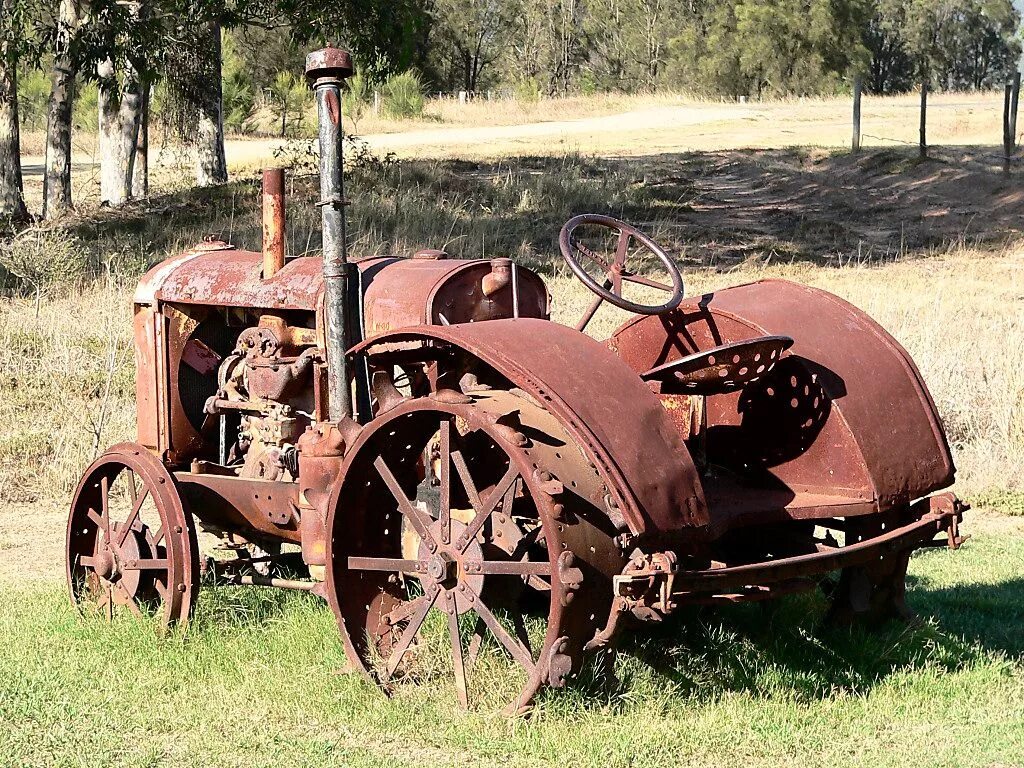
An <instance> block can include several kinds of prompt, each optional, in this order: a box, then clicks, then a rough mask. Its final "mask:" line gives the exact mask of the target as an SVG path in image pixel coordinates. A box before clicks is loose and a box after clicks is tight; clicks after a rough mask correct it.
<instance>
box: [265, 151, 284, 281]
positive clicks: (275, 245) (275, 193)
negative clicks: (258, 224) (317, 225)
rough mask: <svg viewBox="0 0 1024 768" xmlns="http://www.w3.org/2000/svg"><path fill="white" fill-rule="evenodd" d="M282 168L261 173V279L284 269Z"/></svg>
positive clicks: (268, 169) (270, 276)
mask: <svg viewBox="0 0 1024 768" xmlns="http://www.w3.org/2000/svg"><path fill="white" fill-rule="evenodd" d="M284 245H285V200H284V168H267V169H265V170H264V171H263V275H262V277H263V279H264V280H269V279H270V278H272V277H273V276H274V275H276V274H277V273H278V272H280V271H281V270H282V269H283V268H284Z"/></svg>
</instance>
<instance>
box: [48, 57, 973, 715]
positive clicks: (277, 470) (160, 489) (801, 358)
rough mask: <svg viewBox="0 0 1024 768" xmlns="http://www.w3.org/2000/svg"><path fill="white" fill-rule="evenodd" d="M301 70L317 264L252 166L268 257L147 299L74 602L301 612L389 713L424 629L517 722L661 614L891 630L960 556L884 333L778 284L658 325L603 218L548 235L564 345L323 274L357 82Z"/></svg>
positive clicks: (88, 513) (83, 515)
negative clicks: (292, 596)
mask: <svg viewBox="0 0 1024 768" xmlns="http://www.w3.org/2000/svg"><path fill="white" fill-rule="evenodd" d="M306 70H307V74H308V78H309V82H310V84H311V86H312V88H313V90H314V92H315V95H316V101H317V104H318V111H319V118H320V119H319V132H320V133H319V141H320V166H321V167H320V190H321V197H322V199H321V201H320V202H319V203H318V205H319V206H320V208H321V211H322V224H323V256H322V258H320V257H313V256H302V257H297V258H290V259H286V258H285V248H284V227H285V205H284V202H285V201H284V183H283V171H281V170H277V169H272V170H268V171H266V172H265V173H264V197H263V201H264V242H263V250H262V253H260V252H248V251H242V250H238V249H236V248H234V247H233V246H231V245H229V244H227V243H225V242H220V241H217V240H210V241H208V242H204V243H202V244H201V245H198V246H196V247H195V248H193V249H192V250H190V251H188V252H186V253H183V254H181V255H180V256H177V257H174V258H171V259H169V260H167V261H165V262H163V263H161V264H158V265H157V266H156V267H154V268H153V269H152V270H151V271H150V272H149V273H148V274H146V275H145V277H144V278H143V279H142V281H141V282H140V284H139V286H138V290H137V292H136V294H135V298H134V304H135V315H134V332H135V352H136V360H137V364H138V380H137V388H138V406H137V407H138V438H137V442H135V443H130V444H120V445H115V446H113V447H112V448H110V449H109V450H108V451H107V452H106V453H104V454H103V455H102V456H101V457H100V458H99V459H98V460H97V461H95V462H94V463H93V464H92V465H91V466H90V467H89V468H88V469H87V470H86V472H85V475H84V477H83V478H82V480H81V483H80V484H79V486H78V489H77V492H76V493H75V497H74V500H73V503H72V507H71V513H70V518H69V521H68V528H67V578H68V584H69V588H70V592H71V597H72V599H73V601H74V602H75V603H76V604H78V605H80V606H92V607H93V608H94V609H96V610H98V611H99V612H101V613H102V614H105V615H107V616H110V615H113V614H114V613H115V612H129V613H134V614H137V615H143V614H147V613H148V614H150V615H152V616H156V617H157V618H156V621H157V623H158V624H159V625H160V626H161V627H164V628H166V627H169V626H170V625H172V624H175V623H179V624H180V623H183V622H186V621H187V620H188V618H189V616H190V615H191V613H192V611H193V608H194V606H195V603H196V598H197V594H198V591H199V585H200V581H201V580H202V581H203V582H204V583H215V584H242V585H262V586H268V587H278V588H283V589H297V590H308V591H310V592H312V593H314V594H316V595H318V596H320V597H322V598H323V599H325V600H326V601H327V602H328V603H329V605H330V607H331V609H332V611H333V613H334V615H335V616H336V617H337V622H338V627H339V630H340V634H341V638H342V640H343V643H344V646H345V650H346V652H347V656H348V658H349V660H350V662H351V665H352V666H353V667H354V668H355V669H357V670H361V671H362V672H363V673H365V674H366V675H367V676H368V677H369V678H370V679H372V680H373V681H375V682H376V683H379V684H380V685H381V686H382V687H383V688H385V689H389V688H391V687H392V686H394V685H397V684H398V683H399V681H400V680H402V679H407V680H415V679H416V674H415V665H416V663H417V661H418V660H419V659H420V658H421V656H422V654H423V653H426V652H427V650H426V649H427V647H428V645H429V643H428V642H427V640H426V639H424V634H425V632H427V630H425V629H424V627H425V626H427V627H428V629H430V630H431V631H433V632H434V633H435V634H434V635H433V637H441V638H444V637H447V638H448V641H445V640H443V639H442V641H441V645H442V646H443V645H445V644H447V645H450V653H451V661H452V666H451V669H452V670H453V672H452V674H453V677H454V683H455V685H454V692H455V696H456V697H457V698H458V700H459V701H460V702H461V704H462V705H467V704H468V703H469V701H470V700H471V698H472V695H471V694H472V693H473V691H475V690H477V687H478V686H480V685H481V684H486V681H480V680H474V681H473V683H474V684H473V685H472V686H471V685H470V679H471V678H472V677H473V669H474V668H475V665H474V661H475V659H476V658H477V657H478V655H479V653H480V651H481V647H482V646H483V644H484V643H487V644H488V646H487V647H488V648H489V649H490V650H489V652H490V653H492V654H494V656H495V657H496V658H500V659H505V661H506V663H507V664H508V665H509V667H508V668H509V670H510V674H518V675H519V676H520V681H521V683H522V685H521V689H520V690H519V692H518V694H516V695H515V697H514V699H513V700H512V701H510V702H509V707H510V709H511V710H513V711H520V710H523V709H525V708H526V707H528V706H529V705H530V703H531V701H532V700H533V699H534V697H535V695H536V694H537V692H538V691H539V690H540V689H541V688H542V687H545V686H550V687H555V688H557V687H560V686H563V685H564V684H565V683H566V680H567V679H568V678H570V677H571V676H572V675H573V674H574V673H576V672H578V670H579V669H580V667H581V664H583V663H584V660H585V659H586V658H587V655H588V653H589V652H592V651H595V650H597V649H602V648H612V647H613V646H614V642H615V638H616V635H617V633H618V631H619V630H620V629H622V628H624V627H626V626H629V625H633V624H636V623H638V622H640V621H657V620H660V619H662V618H663V617H665V616H668V615H669V614H671V613H672V612H673V611H675V610H676V609H678V608H679V607H680V606H684V605H693V604H716V603H729V602H737V601H753V600H764V599H768V598H774V597H777V596H779V595H784V594H788V593H793V592H797V591H801V590H810V589H815V588H816V587H818V586H819V584H820V583H821V581H822V579H823V577H825V576H826V575H829V574H839V577H838V582H837V585H836V586H835V588H834V589H833V591H832V592H831V617H832V618H833V619H835V620H837V621H855V620H858V621H859V620H868V621H875V620H882V619H886V618H890V617H894V618H899V617H906V616H908V615H909V610H908V608H907V605H906V603H905V599H904V597H905V596H904V583H905V575H906V570H907V562H908V558H909V557H910V554H911V553H912V552H913V551H914V550H915V549H917V548H920V547H927V546H948V547H953V548H956V547H958V546H959V545H960V543H961V541H962V538H961V536H960V533H959V523H960V521H961V518H962V512H963V510H964V508H965V507H964V506H963V505H962V504H961V503H960V502H959V501H958V500H957V499H956V498H955V497H954V496H953V495H952V494H951V493H948V492H946V493H938V494H936V492H937V491H941V490H942V489H945V488H948V487H949V486H950V485H951V484H952V482H953V475H954V467H953V462H952V460H951V457H950V451H949V447H948V445H947V441H946V438H945V435H944V433H943V428H942V424H941V422H940V420H939V417H938V414H937V413H936V409H935V405H934V403H933V402H932V399H931V397H930V396H929V393H928V389H927V387H926V386H925V383H924V381H923V380H922V377H921V375H920V373H919V372H918V370H917V368H916V367H915V365H914V362H913V361H912V360H911V359H910V357H909V356H908V355H907V353H906V352H905V351H904V350H903V348H902V347H901V346H900V345H899V344H898V343H897V342H896V341H895V340H893V338H892V337H891V336H890V335H889V334H888V333H886V331H885V330H883V329H882V328H881V327H880V326H879V325H878V324H876V323H875V322H874V321H872V320H871V319H870V318H869V317H867V316H866V315H865V314H864V313H863V312H861V311H860V310H858V309H857V308H855V307H853V306H851V305H850V304H848V303H846V302H845V301H842V300H841V299H839V298H837V297H835V296H832V295H830V294H828V293H825V292H823V291H820V290H816V289H813V288H808V287H805V286H802V285H797V284H794V283H791V282H785V281H780V280H764V281H761V282H756V283H753V284H749V285H742V286H738V287H734V288H729V289H725V290H721V291H716V292H715V293H712V294H709V295H705V296H695V297H690V298H684V290H683V278H682V276H681V275H680V272H679V269H678V268H677V266H676V263H675V261H674V260H673V259H672V258H671V257H670V256H669V255H668V254H667V253H666V252H665V251H664V250H663V249H662V248H661V247H660V246H659V245H658V244H657V243H656V242H654V241H653V240H651V239H650V238H649V237H647V236H646V235H645V234H644V233H642V232H641V231H639V230H638V229H636V228H634V227H632V226H630V225H628V224H626V223H624V222H621V221H617V220H615V219H612V218H609V217H606V216H599V215H582V216H577V217H576V218H573V219H572V220H570V221H569V222H567V223H566V224H565V226H564V228H563V229H562V230H561V234H560V238H559V246H560V250H561V255H562V256H563V257H564V259H565V261H566V262H567V263H568V266H569V267H570V268H571V270H572V272H573V273H574V274H575V275H576V276H577V277H578V278H579V279H580V280H581V281H582V282H583V283H584V284H585V285H586V286H587V288H589V289H590V291H592V292H593V293H594V294H595V298H594V300H593V304H592V305H591V306H590V308H589V309H588V310H587V312H586V313H585V314H584V316H583V318H582V319H581V321H580V323H579V324H578V326H577V327H576V328H568V327H565V326H562V325H559V324H556V323H554V322H552V321H550V320H549V310H550V299H549V295H548V291H547V288H546V287H545V284H544V282H543V280H542V279H541V278H540V277H539V276H538V274H537V273H536V272H534V271H531V270H529V269H526V268H524V267H521V266H519V265H517V264H515V263H513V261H511V260H510V259H507V258H494V259H489V260H484V259H480V260H472V259H470V260H458V259H451V258H447V256H446V254H445V253H443V252H442V251H436V250H423V251H419V252H417V253H415V254H412V255H411V256H410V257H402V258H400V257H386V258H366V259H362V260H349V258H348V255H347V251H346V247H345V240H346V233H345V218H344V215H343V212H344V206H345V204H346V200H345V197H344V190H343V181H342V126H341V110H340V106H339V105H340V94H341V88H342V86H343V82H344V80H345V78H346V77H347V76H348V75H349V74H351V72H352V64H351V59H350V57H349V55H348V54H347V53H346V52H344V51H342V50H340V49H337V48H333V47H328V48H327V49H324V50H321V51H318V52H315V53H312V54H310V56H309V57H308V59H307V67H306ZM650 266H655V267H657V269H656V270H647V269H643V267H650ZM647 274H658V275H660V274H667V275H668V280H667V281H663V280H664V278H662V279H660V280H655V279H652V278H650V277H647V276H646V275H647ZM627 288H629V289H630V291H633V290H634V289H638V290H640V291H647V293H646V294H645V295H647V296H652V295H653V296H654V297H655V298H654V299H646V301H652V302H654V303H637V301H636V300H634V299H629V298H627V291H626V289H627ZM602 302H608V303H610V304H612V305H615V306H617V307H621V308H623V309H626V310H628V311H630V312H632V313H634V314H635V315H636V317H635V318H633V319H631V320H629V321H628V322H626V323H625V324H624V325H622V326H621V327H619V328H618V330H616V331H615V332H614V333H613V334H612V335H611V338H609V339H607V340H606V341H604V342H598V341H595V340H594V339H592V338H590V337H589V336H587V335H585V334H584V333H582V331H583V330H584V329H585V327H586V326H587V324H588V323H589V321H590V319H591V318H592V317H593V315H594V313H595V311H597V309H598V307H599V306H600V305H601V303H602ZM197 529H201V530H202V531H204V532H206V533H208V534H214V535H216V536H217V537H219V543H217V544H216V547H214V548H213V551H212V555H213V556H209V557H203V558H201V556H200V551H199V540H198V537H197ZM205 541H206V537H204V542H205ZM215 541H217V540H216V539H215ZM428 615H433V616H434V617H436V618H435V619H432V620H431V621H429V622H428V621H427V617H428ZM460 619H465V621H463V622H462V629H461V630H460ZM474 622H475V624H474ZM470 626H473V631H472V634H471V635H470V634H469V633H468V632H467V630H468V628H469V627H470ZM445 627H446V628H445ZM531 627H532V630H531V629H530V628H531ZM438 633H439V634H438ZM463 635H466V638H467V640H466V642H464V638H463ZM427 639H429V638H427ZM449 641H450V642H449ZM437 646H438V644H437V643H434V646H433V647H435V648H436V647H437ZM435 653H436V651H435ZM445 668H446V669H447V666H445Z"/></svg>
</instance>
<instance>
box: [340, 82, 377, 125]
mask: <svg viewBox="0 0 1024 768" xmlns="http://www.w3.org/2000/svg"><path fill="white" fill-rule="evenodd" d="M372 98H373V85H372V83H371V82H370V78H369V77H367V75H366V70H364V69H363V68H362V67H356V71H355V73H354V74H353V75H352V77H350V78H349V79H348V89H347V90H346V91H345V96H344V97H343V99H342V109H343V110H344V112H345V115H346V116H347V117H348V119H349V120H351V121H352V129H353V130H356V129H357V128H358V127H359V121H360V119H362V117H363V113H364V112H365V111H366V107H367V105H368V104H369V103H370V99H372Z"/></svg>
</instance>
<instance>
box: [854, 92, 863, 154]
mask: <svg viewBox="0 0 1024 768" xmlns="http://www.w3.org/2000/svg"><path fill="white" fill-rule="evenodd" d="M861 87H862V85H861V77H860V75H859V74H857V75H854V76H853V151H854V152H860V96H861Z"/></svg>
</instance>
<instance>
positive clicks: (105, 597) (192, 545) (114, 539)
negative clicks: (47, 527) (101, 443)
mask: <svg viewBox="0 0 1024 768" xmlns="http://www.w3.org/2000/svg"><path fill="white" fill-rule="evenodd" d="M122 483H123V485H124V490H127V492H128V495H129V501H130V506H129V511H128V513H127V515H125V514H121V512H122V510H115V506H114V504H115V502H114V500H113V498H112V497H113V496H114V495H115V493H116V492H117V490H119V489H118V486H119V485H120V484H122ZM133 488H134V493H133V492H132V489H133ZM150 503H151V504H152V506H149V505H150ZM157 519H158V520H159V524H158V525H159V527H154V526H156V525H157V523H156V520H157ZM196 546H197V545H196V539H195V534H194V531H193V527H192V521H191V516H190V515H189V514H188V512H187V510H186V509H185V507H184V502H183V501H182V499H181V497H180V496H179V494H178V490H177V487H176V484H175V483H174V480H173V477H171V475H170V474H169V473H168V472H167V470H166V469H165V468H164V467H163V465H162V464H161V463H160V462H159V461H158V460H157V459H156V458H155V457H153V456H152V455H151V454H150V453H149V452H147V451H146V450H145V449H144V448H142V447H141V446H134V445H131V444H127V445H119V446H115V447H114V448H112V449H110V450H109V451H107V452H106V453H105V454H103V455H102V456H101V457H100V458H98V459H97V460H96V461H95V462H93V463H92V465H90V467H89V468H88V469H87V470H86V472H85V473H84V475H83V477H82V479H81V481H80V482H79V485H78V488H77V490H76V492H75V495H74V499H73V501H72V504H71V511H70V514H69V516H68V528H67V540H66V551H65V554H66V576H67V583H68V591H69V595H70V597H71V601H72V603H73V604H74V605H75V607H76V608H77V609H78V610H79V611H80V612H83V613H85V612H86V611H87V608H88V607H89V606H90V605H92V607H94V608H96V609H97V610H98V612H100V613H101V615H105V616H106V618H108V619H110V618H112V617H113V615H114V614H116V613H121V612H126V613H130V614H132V615H134V616H135V617H136V618H143V617H145V616H146V615H147V614H149V615H152V616H154V617H155V618H156V620H157V629H158V632H160V633H165V632H166V631H168V630H169V629H170V628H171V627H172V626H174V625H176V624H178V625H183V624H185V623H187V621H188V619H189V617H190V615H191V612H192V609H193V605H194V590H195V585H196V583H197V574H196V573H195V568H196V566H197V564H198V559H197V553H196ZM94 598H95V599H94ZM154 607H155V610H153V608H154Z"/></svg>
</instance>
